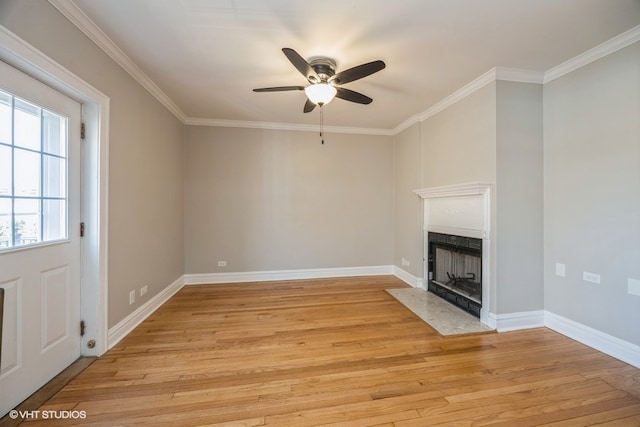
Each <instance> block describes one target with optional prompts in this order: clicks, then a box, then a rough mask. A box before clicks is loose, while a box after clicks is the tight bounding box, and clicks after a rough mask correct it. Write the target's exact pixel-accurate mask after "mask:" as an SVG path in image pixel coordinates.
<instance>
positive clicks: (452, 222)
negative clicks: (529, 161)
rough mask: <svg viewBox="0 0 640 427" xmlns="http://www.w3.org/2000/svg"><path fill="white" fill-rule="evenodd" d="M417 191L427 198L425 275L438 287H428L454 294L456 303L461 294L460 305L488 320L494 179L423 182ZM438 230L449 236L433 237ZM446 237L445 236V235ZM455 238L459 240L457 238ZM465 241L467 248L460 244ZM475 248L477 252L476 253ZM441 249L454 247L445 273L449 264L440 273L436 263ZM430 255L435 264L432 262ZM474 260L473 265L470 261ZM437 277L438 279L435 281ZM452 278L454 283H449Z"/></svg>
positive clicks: (446, 260) (448, 295) (449, 296)
mask: <svg viewBox="0 0 640 427" xmlns="http://www.w3.org/2000/svg"><path fill="white" fill-rule="evenodd" d="M415 193H416V194H417V195H418V196H420V197H421V198H422V199H423V201H424V222H423V230H424V276H423V277H425V278H427V279H428V280H426V282H427V283H426V285H427V289H429V288H430V287H431V288H433V289H429V290H430V291H432V292H434V291H435V293H436V294H439V295H440V296H442V297H444V298H445V299H447V300H449V301H450V302H453V299H455V300H456V303H457V302H458V298H459V297H461V298H460V301H462V303H461V304H456V305H462V306H464V305H466V307H463V308H465V310H467V311H469V312H470V313H472V314H473V315H475V316H479V317H480V321H481V322H482V323H484V324H487V325H489V324H490V318H489V312H490V311H491V292H490V288H491V286H490V283H491V277H492V274H491V273H492V269H491V265H492V264H491V260H492V258H493V256H492V250H493V248H492V238H491V236H492V234H491V223H492V216H491V212H492V199H491V184H490V183H484V182H470V183H464V184H454V185H447V186H442V187H432V188H423V189H420V190H415ZM437 235H444V236H450V237H434V236H437ZM441 239H443V240H444V241H440V240H441ZM454 241H455V242H457V243H459V244H457V243H453V242H454ZM469 242H471V243H469ZM436 243H437V244H436ZM465 244H466V246H467V247H466V249H465V248H461V247H460V246H463V245H465ZM469 246H472V248H469ZM451 249H453V250H451ZM470 249H471V250H472V251H473V250H477V252H475V253H474V254H471V253H469V250H470ZM438 250H440V251H446V250H449V252H451V253H450V254H448V255H446V256H445V258H444V260H443V261H441V262H442V263H444V264H450V266H449V268H448V273H449V275H450V276H451V277H449V276H447V275H446V273H447V268H445V267H443V266H442V265H441V266H440V269H439V270H440V273H442V274H443V276H442V275H440V276H435V275H438V274H440V273H438V265H437V264H435V262H436V261H435V260H436V255H438V254H440V255H442V253H440V252H437V251H438ZM456 254H457V255H456ZM464 255H466V256H467V258H465V256H464ZM447 256H448V258H447ZM469 256H470V257H472V258H469ZM430 261H432V262H433V263H434V265H432V266H430ZM451 263H453V264H452V265H451ZM478 263H479V265H478ZM472 264H473V265H474V266H473V267H471V265H472ZM456 265H457V266H458V267H456ZM478 270H479V271H478ZM467 273H472V274H467ZM430 274H431V277H430ZM473 276H475V279H474V278H473ZM434 277H435V282H437V283H433V282H434V279H433V278H434ZM445 278H446V280H444V279H445ZM449 281H451V283H449V285H447V282H449ZM471 282H473V283H471ZM440 283H442V285H440ZM443 285H444V286H443ZM454 285H455V286H454ZM471 287H473V291H471Z"/></svg>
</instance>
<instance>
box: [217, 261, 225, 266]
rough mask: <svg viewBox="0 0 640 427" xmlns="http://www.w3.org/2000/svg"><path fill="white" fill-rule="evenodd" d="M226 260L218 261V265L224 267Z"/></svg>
mask: <svg viewBox="0 0 640 427" xmlns="http://www.w3.org/2000/svg"><path fill="white" fill-rule="evenodd" d="M226 266H227V261H218V267H226Z"/></svg>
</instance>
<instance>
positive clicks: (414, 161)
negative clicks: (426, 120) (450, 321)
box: [393, 123, 424, 278]
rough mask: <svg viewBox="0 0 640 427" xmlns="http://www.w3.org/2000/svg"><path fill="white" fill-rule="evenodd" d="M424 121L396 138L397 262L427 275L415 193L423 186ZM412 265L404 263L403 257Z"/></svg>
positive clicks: (394, 172)
mask: <svg viewBox="0 0 640 427" xmlns="http://www.w3.org/2000/svg"><path fill="white" fill-rule="evenodd" d="M421 150H422V147H421V144H420V124H419V123H416V124H414V125H413V126H411V127H409V128H408V129H405V130H404V131H402V132H401V133H399V134H398V135H396V136H395V137H394V144H393V176H394V183H393V185H394V194H393V209H394V233H393V235H394V251H393V253H394V257H393V264H394V265H396V266H398V267H400V268H402V269H403V270H404V271H406V272H407V273H410V274H411V275H413V276H414V277H419V278H421V277H423V276H424V264H423V262H422V257H423V251H422V200H421V199H420V197H418V196H417V195H416V193H414V192H413V190H417V189H419V188H422V184H421V179H422V177H421V175H422V155H421ZM403 258H404V259H405V260H406V261H408V262H409V265H408V266H407V265H402V259H403Z"/></svg>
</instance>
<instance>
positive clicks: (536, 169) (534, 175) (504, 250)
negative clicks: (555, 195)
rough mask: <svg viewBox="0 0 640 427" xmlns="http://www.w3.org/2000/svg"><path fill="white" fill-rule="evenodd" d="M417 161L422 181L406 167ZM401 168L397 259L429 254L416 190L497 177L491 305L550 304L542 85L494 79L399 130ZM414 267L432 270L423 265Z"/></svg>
mask: <svg viewBox="0 0 640 427" xmlns="http://www.w3.org/2000/svg"><path fill="white" fill-rule="evenodd" d="M416 126H419V127H420V128H419V130H418V131H416V130H415V129H414V128H415V127H416ZM415 155H420V156H421V161H420V162H417V161H416V160H415V157H414V156H415ZM416 167H419V168H421V171H422V172H421V175H422V178H421V179H420V187H416V183H417V181H418V180H417V179H416V177H415V172H407V171H405V169H407V170H410V171H413V170H414V169H415V168H416ZM395 168H396V174H395V176H396V178H395V188H394V191H395V193H396V196H395V200H396V202H395V212H396V213H395V230H396V233H395V238H396V245H395V257H394V264H395V265H397V266H401V264H400V261H401V259H400V257H401V256H402V257H405V258H407V259H421V257H422V254H423V251H424V248H423V242H422V240H423V239H422V237H423V233H422V231H421V227H415V226H413V225H412V223H411V222H412V221H413V219H415V218H416V217H418V218H419V222H420V224H422V201H421V200H420V199H419V198H418V196H416V195H415V194H414V195H413V197H414V200H415V201H417V203H415V202H414V203H411V202H410V201H409V200H408V198H407V200H405V199H404V195H406V194H407V192H408V191H410V190H414V189H416V188H430V187H439V186H443V185H451V184H461V183H467V182H473V181H483V182H489V183H492V184H494V185H493V188H492V206H491V212H493V213H494V214H493V215H492V223H491V234H490V239H491V241H492V242H493V244H492V245H491V251H492V252H491V264H490V272H489V273H490V275H489V291H490V297H489V300H490V305H489V310H490V312H492V313H495V314H504V313H515V312H523V311H533V310H541V309H543V308H544V305H543V281H542V249H543V248H542V235H543V228H542V188H543V186H542V86H541V85H533V84H524V83H512V82H504V81H497V82H494V83H490V84H488V85H486V86H484V87H483V88H481V89H479V90H478V91H476V92H474V93H473V94H471V95H470V96H467V97H466V98H464V99H462V100H460V101H458V102H457V103H455V104H454V105H451V106H449V107H448V108H446V109H445V110H443V111H441V112H439V113H437V114H435V115H433V116H431V117H429V118H427V119H425V120H424V121H422V122H421V123H420V124H419V125H414V126H413V127H410V128H409V129H407V130H405V131H404V132H402V133H401V134H399V135H398V136H396V138H395ZM416 228H417V230H416ZM409 233H414V239H419V243H418V244H415V242H414V241H412V240H411V239H410V237H409ZM403 254H406V255H403ZM401 268H403V267H401ZM405 269H406V268H405ZM409 272H411V273H412V274H416V275H417V276H418V277H423V275H424V274H423V272H422V266H420V268H417V269H413V270H411V271H409ZM414 272H415V273H414Z"/></svg>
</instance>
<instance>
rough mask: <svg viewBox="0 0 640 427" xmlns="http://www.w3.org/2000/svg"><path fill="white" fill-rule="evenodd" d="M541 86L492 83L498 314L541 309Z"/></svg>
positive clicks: (542, 293)
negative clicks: (494, 109) (493, 95)
mask: <svg viewBox="0 0 640 427" xmlns="http://www.w3.org/2000/svg"><path fill="white" fill-rule="evenodd" d="M542 145H543V144H542V85H539V84H527V83H514V82H506V81H498V82H497V86H496V195H497V197H496V210H495V216H496V221H495V224H496V233H495V241H496V274H497V276H496V284H497V286H498V289H497V293H496V297H497V301H496V302H497V307H496V308H497V311H496V314H503V313H517V312H526V311H534V310H542V309H543V308H544V292H543V279H542V235H543V228H542V189H543V185H542Z"/></svg>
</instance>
